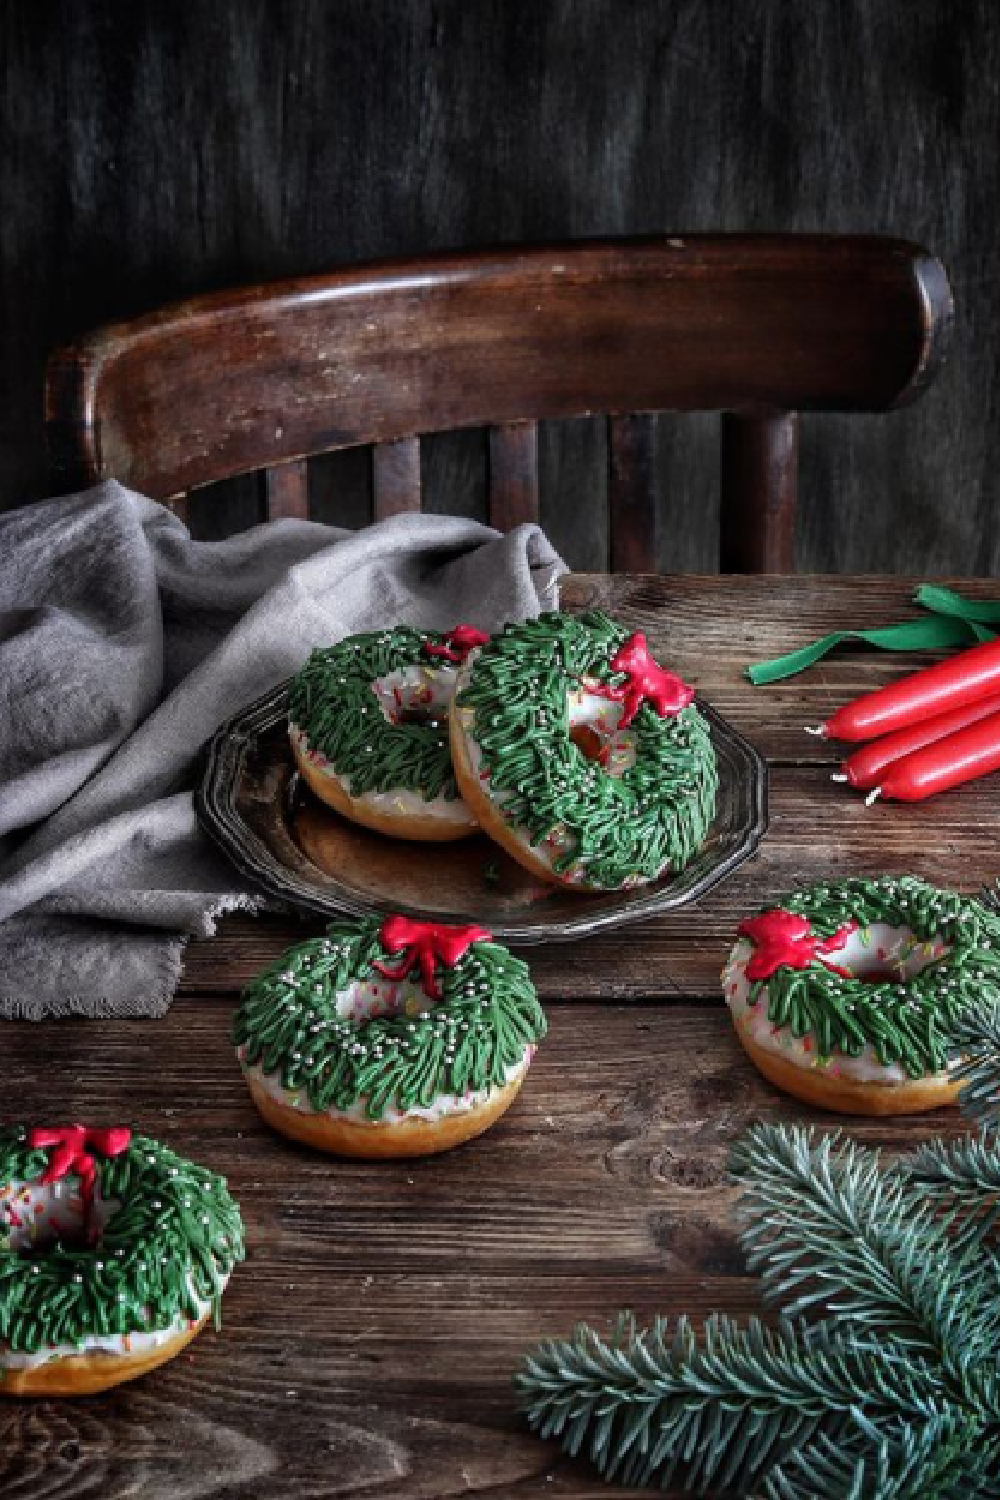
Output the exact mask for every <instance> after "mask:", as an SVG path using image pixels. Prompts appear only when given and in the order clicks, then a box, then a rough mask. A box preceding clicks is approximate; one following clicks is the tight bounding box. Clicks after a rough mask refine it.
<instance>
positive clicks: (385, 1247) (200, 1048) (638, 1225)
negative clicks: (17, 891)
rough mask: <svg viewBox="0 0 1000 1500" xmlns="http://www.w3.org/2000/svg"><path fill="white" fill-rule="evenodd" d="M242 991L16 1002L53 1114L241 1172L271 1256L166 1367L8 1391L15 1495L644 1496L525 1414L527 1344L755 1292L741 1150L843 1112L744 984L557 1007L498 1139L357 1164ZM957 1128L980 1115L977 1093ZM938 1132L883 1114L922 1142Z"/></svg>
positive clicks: (2, 1443)
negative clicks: (111, 1127) (249, 1016)
mask: <svg viewBox="0 0 1000 1500" xmlns="http://www.w3.org/2000/svg"><path fill="white" fill-rule="evenodd" d="M231 1013H232V1005H231V1004H230V1003H227V1002H225V1001H223V1000H220V999H214V1000H213V999H208V998H205V999H202V1000H197V1001H194V1000H191V1001H181V1002H178V1003H177V1004H176V1005H175V1006H174V1007H173V1009H172V1010H171V1011H170V1012H169V1014H168V1016H167V1017H166V1018H165V1019H164V1020H163V1021H161V1022H156V1023H133V1024H129V1025H126V1026H123V1025H122V1024H121V1023H120V1022H111V1023H108V1022H99V1021H89V1022H80V1023H77V1022H62V1023H51V1024H49V1023H44V1024H41V1025H37V1024H32V1023H27V1022H25V1023H7V1024H6V1025H5V1027H4V1042H5V1058H6V1061H7V1065H8V1066H9V1068H10V1069H11V1070H12V1076H16V1077H17V1078H18V1079H19V1080H21V1082H22V1086H23V1089H24V1096H25V1097H26V1098H30V1099H31V1100H32V1101H33V1109H34V1112H35V1113H36V1115H37V1117H38V1118H39V1119H44V1118H53V1117H55V1116H60V1117H71V1118H81V1119H88V1120H114V1121H120V1120H129V1121H130V1122H131V1123H132V1124H133V1126H134V1127H135V1128H137V1129H140V1130H142V1131H144V1132H147V1133H149V1134H152V1135H156V1136H159V1137H160V1138H162V1139H164V1140H166V1141H167V1142H168V1143H169V1144H170V1145H171V1146H173V1147H174V1148H176V1149H177V1150H180V1151H182V1152H184V1153H185V1154H188V1155H190V1156H192V1157H194V1158H195V1159H197V1160H198V1161H201V1162H203V1163H204V1164H205V1165H207V1166H210V1167H212V1168H213V1169H214V1170H216V1171H220V1172H222V1173H224V1174H225V1175H226V1177H227V1178H228V1179H229V1183H230V1186H231V1188H232V1191H233V1193H234V1195H235V1196H236V1198H237V1200H238V1201H239V1203H240V1205H241V1208H242V1211H243V1215H244V1219H245V1222H246V1229H247V1245H248V1259H247V1261H246V1263H245V1264H244V1265H243V1266H241V1267H239V1268H238V1269H237V1271H236V1273H235V1275H234V1277H233V1280H232V1283H231V1285H230V1287H229V1289H228V1291H227V1292H226V1295H225V1299H224V1303H223V1326H222V1330H221V1332H219V1333H214V1332H205V1333H203V1334H202V1335H201V1336H200V1337H199V1338H198V1340H197V1341H196V1342H195V1343H194V1344H193V1345H192V1346H191V1348H190V1350H188V1351H187V1352H186V1353H185V1355H184V1356H182V1357H181V1358H180V1359H178V1360H176V1361H175V1362H174V1363H173V1364H171V1365H168V1366H166V1367H165V1368H164V1369H163V1370H162V1371H160V1372H158V1374H157V1376H156V1378H155V1379H151V1380H146V1381H141V1382H139V1383H137V1384H136V1385H135V1386H125V1387H122V1388H120V1389H119V1390H118V1391H116V1392H113V1393H110V1394H108V1395H106V1396H100V1397H95V1398H93V1399H91V1400H88V1401H85V1402H77V1403H73V1402H70V1401H65V1400H53V1401H46V1402H44V1403H33V1404H25V1405H17V1404H15V1403H4V1404H3V1406H2V1408H0V1490H2V1492H3V1494H4V1495H5V1496H7V1495H10V1496H11V1497H15V1496H17V1497H19V1496H22V1495H23V1496H25V1497H27V1496H29V1495H38V1494H43V1493H45V1494H50V1493H51V1494H55V1493H58V1494H59V1495H61V1496H62V1495H65V1496H66V1497H77V1496H80V1497H82V1496H84V1495H89V1494H97V1493H99V1494H100V1495H101V1496H102V1497H103V1500H124V1497H126V1496H128V1495H135V1494H141V1495H142V1496H143V1497H144V1500H178V1497H180V1500H214V1497H218V1500H231V1497H232V1500H236V1497H240V1500H244V1497H245V1500H250V1497H256V1496H259V1495H265V1494H270V1493H272V1492H273V1491H274V1490H275V1489H276V1488H278V1487H280V1489H281V1490H282V1492H284V1493H287V1494H289V1495H295V1496H296V1497H297V1500H298V1497H308V1500H327V1497H331V1496H334V1495H337V1496H348V1497H349V1496H357V1497H358V1500H361V1497H368V1496H372V1495H376V1496H386V1497H392V1500H441V1497H446V1496H453V1495H460V1494H461V1495H483V1496H485V1495H488V1494H489V1495H498V1494H502V1495H504V1496H508V1495H509V1496H512V1497H513V1496H517V1497H525V1500H536V1497H541V1496H543V1495H545V1496H551V1495H554V1494H555V1495H564V1496H570V1495H572V1496H573V1497H574V1500H584V1497H587V1500H598V1497H603V1496H607V1497H608V1500H610V1497H612V1496H614V1495H618V1494H622V1493H623V1491H621V1490H616V1489H613V1488H607V1487H605V1486H603V1485H601V1484H600V1483H599V1482H598V1481H597V1480H596V1479H595V1477H594V1476H593V1474H592V1473H591V1472H590V1471H589V1470H588V1468H587V1467H586V1466H585V1465H583V1464H573V1463H569V1462H568V1461H566V1460H564V1459H562V1458H560V1457H559V1455H558V1453H557V1452H556V1450H555V1449H554V1448H553V1447H551V1446H549V1445H546V1444H543V1443H540V1442H538V1441H536V1440H535V1439H534V1438H532V1437H531V1436H530V1435H529V1434H528V1433H527V1432H526V1431H525V1430H524V1429H523V1428H522V1426H521V1424H520V1422H519V1419H518V1417H517V1413H516V1409H515V1403H514V1400H513V1395H512V1391H511V1385H510V1380H511V1376H512V1374H513V1372H514V1370H515V1369H516V1367H517V1364H518V1361H519V1360H520V1358H521V1356H522V1354H523V1353H524V1351H525V1350H526V1349H527V1348H528V1347H529V1346H530V1345H531V1344H532V1343H534V1342H535V1341H537V1340H538V1339H540V1338H543V1337H547V1336H557V1335H562V1334H565V1333H568V1332H569V1330H570V1329H571V1327H572V1325H573V1324H574V1322H575V1321H576V1320H578V1319H579V1318H587V1319H590V1320H592V1321H593V1322H595V1323H597V1324H598V1325H599V1326H602V1327H606V1326H607V1324H608V1322H609V1320H610V1318H611V1317H612V1316H613V1315H614V1313H615V1312H616V1311H617V1310H618V1309H619V1308H620V1307H622V1306H628V1307H630V1308H632V1309H633V1310H634V1311H635V1312H636V1313H637V1314H638V1315H639V1316H640V1317H642V1318H648V1317H651V1316H653V1315H654V1314H656V1313H668V1314H677V1313H680V1312H682V1311H685V1312H689V1313H691V1314H693V1315H694V1316H695V1317H701V1316H704V1315H705V1314H706V1313H708V1312H710V1311H712V1310H720V1311H725V1312H729V1313H733V1314H745V1313H747V1312H748V1311H750V1310H752V1309H753V1310H755V1309H756V1307H757V1302H756V1293H755V1288H754V1285H753V1283H752V1282H751V1281H750V1280H749V1278H747V1276H746V1275H745V1273H744V1269H743V1265H742V1260H741V1256H740V1253H739V1250H738V1247H737V1245H736V1241H735V1238H734V1234H733V1227H732V1222H731V1208H732V1192H731V1190H730V1189H729V1188H728V1186H727V1184H726V1180H725V1168H726V1160H727V1154H728V1151H729V1149H730V1147H731V1144H732V1142H733V1140H734V1139H735V1138H736V1136H738V1135H739V1134H740V1133H741V1132H742V1131H743V1130H744V1129H745V1128H746V1127H747V1126H748V1125H749V1124H750V1123H751V1122H752V1121H755V1120H760V1119H782V1118H792V1117H794V1118H798V1119H810V1120H816V1121H820V1120H824V1122H829V1117H823V1116H821V1115H820V1114H819V1113H818V1112H815V1111H810V1110H808V1109H805V1108H802V1107H799V1106H796V1105H793V1104H792V1103H791V1101H788V1100H786V1099H784V1098H782V1097H781V1096H779V1095H778V1094H777V1093H776V1092H775V1091H774V1090H772V1089H771V1088H770V1086H769V1085H768V1084H766V1083H765V1082H764V1081H763V1079H761V1078H760V1077H759V1075H758V1074H757V1073H756V1072H755V1071H754V1070H753V1068H752V1067H751V1065H750V1064H749V1062H748V1061H747V1060H746V1058H745V1057H744V1055H743V1053H742V1051H741V1049H740V1048H739V1046H738V1044H737V1042H736V1040H735V1038H734V1036H733V1034H732V1030H731V1027H730V1024H729V1021H728V1018H727V1015H726V1013H724V1012H723V1011H722V1010H721V1009H712V1010H699V1009H692V1008H686V1007H679V1008H678V1007H674V1008H671V1009H666V1008H663V1007H656V1006H644V1007H642V1008H637V1007H633V1006H620V1007H619V1006H613V1005H609V1006H601V1007H590V1006H575V1007H557V1008H555V1009H554V1010H553V1011H552V1013H551V1018H550V1019H551V1030H550V1035H549V1037H548V1038H547V1039H546V1041H545V1043H544V1044H543V1046H542V1047H541V1049H540V1051H539V1053H538V1056H537V1057H536V1059H535V1062H534V1064H533V1066H532V1070H531V1073H530V1074H529V1077H528V1080H527V1082H526V1084H525V1087H524V1089H523V1091H522V1094H521V1096H520V1098H519V1099H518V1101H517V1103H516V1104H515V1106H514V1108H513V1109H512V1110H511V1111H510V1112H509V1114H508V1115H507V1116H505V1118H504V1120H503V1121H501V1122H500V1123H499V1124H498V1125H497V1126H496V1127H495V1128H494V1129H493V1130H492V1131H491V1132H490V1133H489V1134H487V1135H485V1136H483V1137H482V1138H481V1140H479V1141H478V1142H475V1143H473V1144H470V1145H469V1146H467V1147H464V1148H462V1149H460V1150H458V1151H455V1152H453V1153H451V1154H448V1155H445V1156H441V1157H437V1158H428V1159H426V1160H424V1161H419V1162H409V1163H407V1162H403V1163H399V1164H394V1163H382V1164H380V1165H378V1166H377V1167H376V1166H373V1165H365V1164H361V1163H349V1162H337V1161H334V1160H332V1159H331V1158H328V1157H324V1156H321V1155H319V1154H317V1153H313V1152H310V1151H309V1150H308V1149H306V1148H304V1147H296V1146H294V1145H292V1144H291V1143H289V1142H287V1141H285V1140H284V1139H283V1138H281V1137H277V1136H274V1135H272V1134H271V1133H270V1132H269V1131H267V1129H266V1128H265V1127H264V1126H263V1124H262V1123H261V1122H260V1120H259V1118H258V1116H257V1115H256V1113H255V1111H254V1110H253V1108H252V1106H251V1105H250V1102H249V1095H248V1093H247V1090H246V1089H245V1087H244V1085H243V1083H242V1080H241V1078H240V1075H239V1069H238V1067H237V1064H236V1060H235V1056H234V1054H233V1051H232V1048H231V1046H230V1045H229V1042H228V1040H227V1030H228V1025H229V1021H230V1016H231ZM54 1057H58V1062H59V1066H58V1067H53V1066H52V1060H53V1058H54ZM934 1127H935V1129H937V1128H939V1127H940V1128H943V1129H944V1130H945V1131H956V1130H957V1129H958V1128H959V1126H958V1123H957V1120H956V1119H955V1117H954V1114H950V1115H943V1116H940V1117H938V1118H937V1119H935V1121H934ZM852 1129H853V1122H852ZM927 1130H928V1124H927V1121H926V1120H923V1121H920V1120H908V1121H906V1120H903V1121H893V1122H887V1123H883V1124H875V1123H873V1122H858V1126H857V1130H856V1131H855V1133H856V1134H857V1135H858V1137H859V1138H860V1139H862V1140H866V1141H878V1142H880V1143H884V1144H885V1145H887V1146H888V1147H890V1148H896V1147H904V1146H907V1145H912V1144H914V1143H916V1142H917V1141H919V1140H920V1139H922V1138H923V1136H925V1135H926V1133H927Z"/></svg>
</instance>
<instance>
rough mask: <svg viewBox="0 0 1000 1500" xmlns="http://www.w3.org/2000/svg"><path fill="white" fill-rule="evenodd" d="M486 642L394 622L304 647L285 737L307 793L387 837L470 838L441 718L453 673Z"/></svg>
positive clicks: (473, 635)
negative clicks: (332, 642)
mask: <svg viewBox="0 0 1000 1500" xmlns="http://www.w3.org/2000/svg"><path fill="white" fill-rule="evenodd" d="M486 639H487V637H486V636H485V635H484V634H483V632H482V631H481V630H476V629H475V628H474V627H473V626H471V625H459V626H456V628H455V629H454V630H450V631H447V632H445V633H441V632H436V631H430V630H416V629H414V628H413V627H412V626H409V625H396V626H394V627H393V628H392V629H391V630H380V631H373V632H370V633H369V634H367V635H352V636H347V637H346V638H345V639H344V640H342V641H339V642H338V643H337V644H336V645H335V646H326V647H323V648H320V649H317V650H315V651H313V652H312V653H311V655H310V657H309V659H308V661H307V662H306V663H305V665H304V666H303V667H302V668H301V670H300V671H299V672H298V673H297V674H296V676H295V677H294V678H293V679H292V683H291V687H290V689H289V695H288V720H289V724H288V732H289V738H290V741H291V746H292V753H293V755H294V757H295V761H296V764H297V765H298V768H299V771H300V772H301V774H302V777H303V780H304V781H305V782H306V784H307V785H308V786H309V787H310V789H311V790H312V791H313V792H314V793H315V794H316V796H317V797H319V798H320V799H321V801H323V802H325V803H326V804H327V805H328V806H329V807H332V808H334V809H335V810H336V811H337V812H339V813H342V814H343V815H344V816H345V817H347V818H351V819H352V820H353V821H354V822H356V823H361V824H363V825H364V826H365V827H367V828H374V829H376V830H377V831H378V832H379V833H385V834H389V835H391V836H393V837H395V838H406V839H417V840H426V841H443V840H448V839H461V838H467V837H468V836H469V834H472V833H475V832H476V820H475V818H474V817H473V815H472V813H471V812H470V811H469V809H468V808H467V807H466V805H465V803H464V802H463V801H462V798H461V796H460V795H459V791H458V787H457V785H456V782H455V776H454V772H453V770H452V765H451V752H450V750H449V747H448V716H449V712H450V709H451V701H452V697H453V696H454V692H455V680H456V676H457V673H458V669H459V667H460V665H461V663H462V661H463V660H464V659H465V656H466V655H467V654H468V652H469V651H470V650H472V649H473V647H475V646H477V645H481V644H482V643H483V642H484V641H485V640H486Z"/></svg>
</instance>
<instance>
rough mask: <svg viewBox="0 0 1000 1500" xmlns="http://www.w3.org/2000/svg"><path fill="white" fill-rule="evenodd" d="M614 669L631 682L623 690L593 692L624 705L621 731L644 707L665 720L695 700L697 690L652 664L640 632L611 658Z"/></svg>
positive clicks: (598, 688) (643, 637)
mask: <svg viewBox="0 0 1000 1500" xmlns="http://www.w3.org/2000/svg"><path fill="white" fill-rule="evenodd" d="M611 669H612V671H614V672H624V673H625V675H626V677H627V678H628V681H627V682H626V683H625V685H624V687H603V686H602V687H597V688H594V690H593V691H594V692H596V693H597V694H598V696H599V697H601V698H614V699H616V700H618V701H619V702H622V703H623V704H624V709H623V712H622V716H621V719H620V720H619V723H618V728H619V729H627V728H628V726H629V725H630V724H631V722H632V720H633V719H634V718H635V716H636V714H637V713H638V712H639V710H640V708H641V707H642V705H643V704H644V703H648V704H649V706H650V708H652V709H654V710H655V712H656V713H658V714H659V716H660V718H661V719H665V718H667V716H668V715H670V714H679V713H680V711H681V709H682V708H687V706H688V704H689V703H690V702H691V700H692V699H693V697H694V688H692V687H688V685H687V683H686V682H682V681H681V679H680V678H679V677H676V676H675V675H674V673H673V672H667V671H665V670H664V669H663V667H661V666H658V665H657V663H656V662H655V661H654V660H653V658H652V657H651V656H650V654H649V647H648V646H647V645H646V637H645V636H644V635H643V634H642V631H641V630H637V631H636V632H635V634H634V635H630V636H629V638H628V640H627V641H625V642H624V644H623V645H621V646H619V648H618V650H617V651H616V652H615V654H614V656H613V657H612V658H611Z"/></svg>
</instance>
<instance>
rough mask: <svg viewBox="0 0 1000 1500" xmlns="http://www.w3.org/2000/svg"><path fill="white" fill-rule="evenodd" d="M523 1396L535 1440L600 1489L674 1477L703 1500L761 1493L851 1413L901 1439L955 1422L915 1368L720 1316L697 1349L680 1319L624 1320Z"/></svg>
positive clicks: (531, 1376) (527, 1385) (533, 1381)
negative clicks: (907, 1432)
mask: <svg viewBox="0 0 1000 1500" xmlns="http://www.w3.org/2000/svg"><path fill="white" fill-rule="evenodd" d="M517 1385H518V1390H519V1393H520V1396H521V1398H522V1403H523V1405H524V1409H525V1412H526V1415H527V1419H528V1422H529V1424H530V1425H531V1426H532V1427H533V1428H534V1429H535V1431H537V1432H538V1433H539V1434H540V1435H541V1436H542V1437H557V1438H559V1439H561V1441H562V1444H563V1447H564V1448H565V1449H566V1450H567V1452H569V1453H571V1454H577V1453H580V1452H585V1453H586V1454H587V1456H588V1457H589V1458H590V1459H591V1460H592V1462H593V1463H594V1464H595V1465H596V1466H597V1468H598V1469H599V1470H600V1472H601V1473H602V1474H603V1475H604V1477H605V1478H607V1479H618V1480H620V1481H621V1482H622V1483H625V1484H650V1483H653V1482H656V1483H660V1484H667V1483H669V1481H670V1480H671V1479H672V1478H673V1477H674V1475H675V1474H676V1473H678V1472H681V1473H682V1474H683V1477H684V1483H685V1485H686V1486H688V1487H690V1488H694V1489H697V1490H702V1491H703V1490H707V1489H709V1488H711V1487H715V1488H721V1489H725V1488H728V1487H730V1486H732V1485H734V1484H739V1485H741V1486H745V1485H746V1484H748V1483H752V1482H754V1481H756V1480H757V1479H758V1478H760V1476H761V1475H763V1474H764V1473H765V1472H766V1470H767V1468H768V1467H769V1466H770V1465H771V1464H773V1463H774V1462H775V1461H777V1460H778V1459H779V1458H782V1457H786V1456H787V1455H788V1454H789V1453H792V1452H796V1451H798V1450H800V1449H804V1448H806V1447H807V1446H808V1445H809V1444H810V1443H811V1442H813V1441H814V1440H815V1439H816V1437H817V1436H818V1435H819V1434H820V1433H825V1434H826V1435H827V1436H828V1437H829V1438H830V1439H831V1440H836V1439H838V1438H840V1437H842V1436H844V1435H846V1434H847V1433H848V1432H850V1431H851V1430H853V1429H854V1428H855V1426H856V1423H857V1413H858V1412H859V1411H863V1412H865V1413H866V1414H868V1415H869V1416H870V1417H871V1418H872V1419H877V1420H879V1421H880V1422H889V1423H895V1424H897V1425H898V1426H899V1427H900V1428H904V1427H905V1426H907V1425H908V1424H911V1423H917V1424H926V1423H928V1422H931V1421H933V1420H936V1419H937V1418H938V1417H940V1416H942V1415H947V1414H949V1413H950V1412H951V1410H952V1405H951V1403H950V1402H949V1401H948V1399H947V1397H945V1396H944V1395H943V1394H942V1393H941V1391H940V1388H939V1383H938V1381H937V1380H936V1379H935V1376H934V1372H933V1370H932V1369H931V1368H929V1367H927V1366H925V1365H924V1364H923V1363H922V1362H921V1361H920V1360H919V1359H911V1360H907V1361H903V1360H900V1359H898V1358H897V1357H895V1355H894V1354H893V1352H892V1351H891V1350H883V1349H880V1348H878V1347H874V1346H873V1347H871V1348H864V1349H862V1348H859V1347H858V1345H857V1344H856V1343H855V1342H854V1341H853V1340H851V1339H850V1338H844V1337H838V1336H836V1335H834V1334H832V1333H829V1332H827V1331H826V1330H823V1329H819V1330H813V1331H811V1332H807V1331H806V1330H804V1329H803V1328H802V1327H801V1326H795V1325H793V1324H792V1323H790V1322H788V1321H783V1322H782V1323H781V1324H780V1325H779V1327H778V1328H774V1329H772V1328H768V1327H767V1326H766V1325H765V1324H763V1323H761V1322H760V1321H759V1320H758V1319H751V1320H750V1322H749V1324H748V1326H747V1327H746V1328H740V1327H739V1326H738V1325H737V1324H736V1323H735V1322H733V1321H732V1320H731V1319H729V1318H725V1317H714V1318H711V1319H709V1320H708V1322H707V1323H706V1325H705V1328H704V1331H703V1333H702V1335H701V1337H700V1338H699V1337H698V1335H697V1334H696V1333H695V1332H694V1330H693V1328H692V1327H691V1324H690V1323H689V1322H688V1321H687V1319H684V1318H682V1319H681V1320H680V1321H679V1322H678V1323H677V1324H676V1325H675V1327H674V1328H673V1330H672V1331H671V1328H670V1326H669V1325H668V1324H667V1323H665V1322H661V1321H658V1322H656V1323H655V1324H654V1325H653V1326H652V1327H651V1328H649V1329H638V1328H636V1327H635V1325H634V1324H633V1323H632V1322H631V1321H630V1320H624V1321H623V1323H622V1324H621V1325H620V1326H619V1329H618V1332H617V1334H616V1335H615V1336H614V1337H613V1338H612V1339H610V1340H607V1341H605V1340H604V1339H602V1338H601V1337H600V1335H599V1334H597V1333H596V1332H595V1331H594V1330H593V1329H591V1328H588V1327H587V1326H586V1325H582V1326H581V1327H579V1328H578V1329H577V1330H576V1332H575V1334H574V1335H573V1337H572V1338H571V1339H569V1340H567V1341H565V1342H554V1343H548V1344H545V1345H543V1346H541V1348H539V1349H537V1350H535V1351H534V1352H533V1353H532V1354H531V1355H530V1356H529V1357H528V1359H527V1361H526V1362H525V1364H524V1367H523V1369H522V1371H521V1373H520V1375H519V1376H518V1380H517Z"/></svg>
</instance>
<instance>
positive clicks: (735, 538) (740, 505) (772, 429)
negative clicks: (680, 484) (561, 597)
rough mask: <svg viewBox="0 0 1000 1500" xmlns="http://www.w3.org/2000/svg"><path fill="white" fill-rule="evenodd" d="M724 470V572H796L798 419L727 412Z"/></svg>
mask: <svg viewBox="0 0 1000 1500" xmlns="http://www.w3.org/2000/svg"><path fill="white" fill-rule="evenodd" d="M720 467H721V480H722V482H721V495H720V511H721V517H720V525H719V541H720V548H719V561H720V565H721V570H722V572H723V573H793V572H794V571H795V512H796V506H797V501H798V469H799V418H798V414H797V413H796V412H784V413H783V414H780V415H777V416H768V417H760V416H757V417H748V416H745V415H743V414H741V413H737V412H724V413H723V415H722V456H721V460H720ZM625 571H630V570H629V569H626V570H625Z"/></svg>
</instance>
